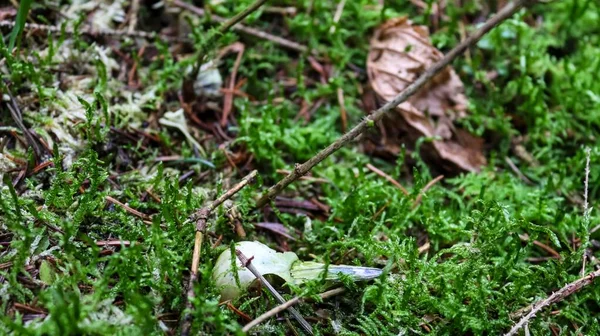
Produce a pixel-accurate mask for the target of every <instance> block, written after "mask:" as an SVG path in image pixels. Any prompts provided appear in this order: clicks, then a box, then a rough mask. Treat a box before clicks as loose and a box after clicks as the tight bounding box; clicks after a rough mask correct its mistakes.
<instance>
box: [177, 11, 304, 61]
mask: <svg viewBox="0 0 600 336" xmlns="http://www.w3.org/2000/svg"><path fill="white" fill-rule="evenodd" d="M171 3H172V4H173V5H175V6H177V7H179V8H183V9H186V10H188V11H190V12H192V13H194V14H196V15H198V16H205V15H206V13H205V11H204V9H202V8H198V7H196V6H193V5H191V4H188V3H185V2H183V1H181V0H173V1H171ZM210 20H212V21H214V22H219V23H223V22H225V21H227V19H225V18H222V17H220V16H217V15H214V14H211V15H210ZM231 29H232V30H235V31H239V32H242V33H245V34H247V35H251V36H254V37H258V38H260V39H263V40H267V41H270V42H273V43H274V44H276V45H278V46H280V47H284V48H287V49H291V50H294V51H298V52H301V53H304V52H306V51H308V48H307V47H306V46H303V45H301V44H299V43H296V42H294V41H290V40H287V39H284V38H282V37H279V36H275V35H272V34H269V33H265V32H263V31H260V30H258V29H254V28H250V27H246V26H244V25H241V24H237V25H235V26H233V27H231Z"/></svg>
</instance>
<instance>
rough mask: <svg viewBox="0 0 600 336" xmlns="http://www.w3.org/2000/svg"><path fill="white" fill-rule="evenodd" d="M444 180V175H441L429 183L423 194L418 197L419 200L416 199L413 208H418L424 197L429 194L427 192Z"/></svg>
mask: <svg viewBox="0 0 600 336" xmlns="http://www.w3.org/2000/svg"><path fill="white" fill-rule="evenodd" d="M443 178H444V175H440V176H438V177H436V178H434V179H433V180H431V181H429V182H428V183H427V184H426V185H425V186H424V187H423V189H422V190H421V192H420V193H419V195H417V198H416V199H415V202H414V203H413V208H416V207H417V205H419V204H420V203H421V199H423V195H425V193H426V192H427V190H429V189H431V187H433V185H434V184H436V183H438V182H439V181H441V180H442V179H443Z"/></svg>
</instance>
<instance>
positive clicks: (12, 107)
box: [0, 22, 45, 162]
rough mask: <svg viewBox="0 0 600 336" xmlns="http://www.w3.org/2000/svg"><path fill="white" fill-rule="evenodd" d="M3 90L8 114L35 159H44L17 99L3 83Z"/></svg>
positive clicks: (42, 149) (37, 140)
mask: <svg viewBox="0 0 600 336" xmlns="http://www.w3.org/2000/svg"><path fill="white" fill-rule="evenodd" d="M0 23H1V22H0ZM4 91H6V92H5V93H6V94H7V95H8V97H9V100H8V101H6V102H5V104H6V107H7V108H8V110H9V111H10V115H11V116H12V118H13V120H14V121H15V124H17V127H18V128H19V129H21V132H23V135H24V136H25V139H27V144H28V145H29V146H30V147H31V148H32V149H33V154H34V155H35V158H36V160H37V161H38V162H40V161H42V160H43V159H44V153H45V151H44V148H43V146H42V144H41V143H40V141H39V139H37V138H36V137H35V136H34V134H33V133H32V132H31V131H29V129H28V128H27V126H25V123H24V122H23V112H22V111H21V109H20V108H19V105H18V104H17V100H16V99H15V97H13V95H12V93H11V92H10V89H9V88H8V86H6V85H4Z"/></svg>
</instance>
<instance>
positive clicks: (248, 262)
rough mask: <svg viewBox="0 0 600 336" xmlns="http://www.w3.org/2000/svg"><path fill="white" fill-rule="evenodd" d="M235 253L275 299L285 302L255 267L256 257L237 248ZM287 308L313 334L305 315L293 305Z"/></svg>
mask: <svg viewBox="0 0 600 336" xmlns="http://www.w3.org/2000/svg"><path fill="white" fill-rule="evenodd" d="M235 254H236V255H237V257H238V259H239V260H240V262H241V263H242V265H243V266H244V267H246V268H247V269H248V270H249V271H250V272H252V274H254V276H255V277H256V278H257V279H258V280H259V281H260V282H261V283H262V285H263V286H265V287H266V288H267V289H268V290H269V292H270V293H271V294H272V295H273V296H274V297H275V299H277V301H279V303H281V304H285V299H284V298H283V296H281V294H279V292H277V290H275V288H273V286H272V285H271V284H270V283H269V281H267V279H265V277H263V275H262V274H260V272H259V271H258V270H257V269H256V267H254V265H252V258H254V257H250V259H248V258H247V257H246V256H245V255H244V254H243V253H242V251H240V250H237V249H236V250H235ZM287 309H288V310H289V311H290V313H291V314H292V316H294V318H295V319H296V320H297V321H298V323H300V325H301V326H302V328H303V329H304V330H305V331H306V332H307V333H308V334H309V335H313V331H312V327H311V326H310V324H309V323H308V322H307V321H306V320H305V319H304V317H302V315H300V313H299V312H298V311H297V310H296V309H295V308H293V307H291V306H289V307H288V308H287Z"/></svg>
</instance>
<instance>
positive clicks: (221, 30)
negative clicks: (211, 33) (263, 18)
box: [219, 0, 267, 34]
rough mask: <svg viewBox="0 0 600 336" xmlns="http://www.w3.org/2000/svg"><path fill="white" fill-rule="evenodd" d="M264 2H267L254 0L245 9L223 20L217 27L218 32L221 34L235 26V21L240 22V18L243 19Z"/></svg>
mask: <svg viewBox="0 0 600 336" xmlns="http://www.w3.org/2000/svg"><path fill="white" fill-rule="evenodd" d="M265 2H267V0H256V1H255V2H254V3H252V4H251V5H250V6H248V7H247V8H246V9H244V10H243V11H241V12H239V13H238V14H237V15H235V16H234V17H232V18H230V19H229V20H227V21H225V22H224V23H223V24H222V25H221V27H219V33H221V34H223V33H225V32H226V31H228V30H229V29H230V28H231V27H233V26H235V25H236V24H237V23H240V22H242V20H244V19H245V18H246V17H247V16H248V15H250V14H252V13H253V12H255V11H256V10H257V9H259V8H260V6H262V5H263V4H264V3H265Z"/></svg>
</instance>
